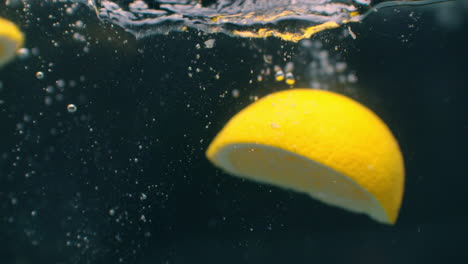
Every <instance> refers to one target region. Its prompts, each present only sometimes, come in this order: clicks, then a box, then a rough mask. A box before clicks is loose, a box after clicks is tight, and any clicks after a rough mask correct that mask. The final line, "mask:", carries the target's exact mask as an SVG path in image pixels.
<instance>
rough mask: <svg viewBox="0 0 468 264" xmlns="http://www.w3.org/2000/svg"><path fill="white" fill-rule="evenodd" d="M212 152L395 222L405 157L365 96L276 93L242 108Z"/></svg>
mask: <svg viewBox="0 0 468 264" xmlns="http://www.w3.org/2000/svg"><path fill="white" fill-rule="evenodd" d="M206 155H207V157H208V159H209V160H210V161H212V162H213V163H214V164H215V165H216V166H218V167H220V168H222V169H224V170H225V171H227V172H228V173H230V174H233V175H237V176H241V177H245V178H248V179H252V180H256V181H260V182H264V183H269V184H273V185H276V186H280V187H283V188H288V189H292V190H295V191H298V192H303V193H307V194H309V195H311V196H312V197H313V198H316V199H318V200H320V201H322V202H325V203H327V204H330V205H334V206H338V207H340V208H343V209H347V210H349V211H353V212H358V213H365V214H367V215H369V216H370V217H371V218H373V219H375V220H377V221H379V222H382V223H387V224H393V223H395V221H396V219H397V216H398V211H399V209H400V206H401V200H402V195H403V184H404V168H403V158H402V155H401V152H400V149H399V147H398V144H397V142H396V140H395V138H394V137H393V135H392V134H391V132H390V130H389V129H388V128H387V126H386V125H385V124H384V123H383V122H382V121H381V120H380V119H379V118H378V117H377V116H376V115H375V114H374V113H372V112H371V111H370V110H369V109H367V108H366V107H364V106H362V105H360V104H359V103H357V102H355V101H353V100H351V99H349V98H347V97H344V96H341V95H338V94H335V93H332V92H326V91H320V90H312V89H294V90H287V91H283V92H278V93H274V94H272V95H269V96H267V97H265V98H263V99H261V100H259V101H257V102H255V103H253V104H252V105H250V106H248V107H247V108H245V109H244V110H242V111H241V112H240V113H238V114H237V115H235V116H234V117H233V118H232V119H231V120H230V121H229V122H228V124H227V125H226V126H225V127H224V128H223V129H222V130H221V132H220V133H219V134H218V135H217V136H216V137H215V139H214V140H213V142H212V143H211V144H210V146H209V148H208V150H207V152H206Z"/></svg>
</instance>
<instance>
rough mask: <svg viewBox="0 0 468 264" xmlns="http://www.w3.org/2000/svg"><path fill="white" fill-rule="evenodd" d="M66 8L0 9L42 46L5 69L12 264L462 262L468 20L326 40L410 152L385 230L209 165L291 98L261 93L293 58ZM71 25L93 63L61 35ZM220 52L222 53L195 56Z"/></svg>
mask: <svg viewBox="0 0 468 264" xmlns="http://www.w3.org/2000/svg"><path fill="white" fill-rule="evenodd" d="M454 4H455V3H450V4H445V5H447V6H448V5H454ZM61 7H62V5H60V4H54V5H49V4H43V5H42V6H40V5H37V6H36V5H33V6H32V7H31V9H30V10H28V11H27V12H24V11H23V10H20V9H7V8H6V7H5V6H4V4H3V3H2V4H0V16H3V17H7V18H9V19H11V20H13V21H15V22H17V23H18V24H19V25H20V26H21V28H22V29H23V30H24V31H25V35H26V38H27V41H26V47H28V48H34V47H36V48H38V50H39V55H37V56H31V58H29V59H25V60H16V61H15V62H13V63H11V64H10V65H8V66H7V67H5V68H3V69H2V70H1V71H0V80H1V81H2V84H3V88H2V90H1V91H0V99H1V100H3V102H4V103H2V104H0V121H1V125H0V127H1V132H0V133H1V136H0V154H2V156H1V159H0V173H1V174H0V200H1V201H0V263H8V264H9V263H119V262H121V263H344V262H346V263H442V262H444V263H445V262H452V261H453V262H455V261H456V262H457V263H465V262H467V261H468V256H467V254H468V253H466V249H467V248H468V239H467V235H468V226H467V223H468V206H467V202H468V198H467V191H466V189H467V188H468V180H467V178H468V168H467V166H468V165H466V164H467V163H466V158H467V155H466V152H467V149H468V140H467V134H468V118H467V116H466V114H467V108H468V107H467V106H466V100H467V99H468V91H467V89H468V84H467V78H468V76H467V70H468V49H467V48H466V47H468V39H467V37H466V36H468V20H467V19H466V14H467V13H466V11H465V13H463V11H460V12H461V13H459V14H462V15H464V16H465V17H462V22H461V24H460V25H459V26H458V27H446V26H444V24H442V23H440V21H439V20H438V19H437V16H436V14H437V12H436V11H434V10H435V9H437V8H442V7H441V6H431V7H424V8H423V7H419V8H416V7H415V8H399V9H398V10H397V11H394V10H393V9H392V10H388V11H385V12H380V13H378V14H374V15H372V16H370V17H369V18H368V19H367V20H365V21H364V22H363V23H359V24H353V25H352V30H353V32H355V34H356V35H357V39H356V40H353V39H352V38H346V39H344V40H338V39H337V38H336V35H338V34H340V33H341V32H342V30H343V29H337V30H332V31H329V32H323V33H321V34H319V35H318V36H316V38H318V39H320V40H323V41H324V43H326V44H325V45H326V46H327V47H328V48H330V49H331V50H332V49H333V48H334V47H335V46H337V47H338V49H339V50H340V51H341V52H342V56H343V57H344V58H346V61H347V62H348V65H349V67H350V68H352V69H354V70H355V71H356V74H357V76H358V77H359V82H358V86H359V92H358V93H357V94H354V95H352V96H353V97H354V98H355V99H357V100H358V101H360V102H362V103H363V104H365V105H367V106H368V107H370V108H371V109H373V110H374V111H375V112H376V113H377V114H378V115H379V116H381V117H382V119H384V120H385V121H386V122H387V124H388V126H389V127H390V128H391V129H392V131H393V132H394V134H395V136H396V137H397V138H398V140H399V143H400V146H401V148H402V151H403V154H404V157H405V165H406V186H405V187H406V188H405V196H404V202H403V207H402V210H401V212H400V218H399V220H398V222H397V224H396V225H395V226H393V227H388V226H384V225H380V224H377V223H374V222H372V220H370V219H368V218H367V217H366V216H361V215H355V214H350V213H348V212H344V211H342V210H339V209H336V208H330V207H327V206H325V205H322V204H320V203H318V202H315V201H313V200H311V199H309V198H308V197H306V196H305V195H301V194H296V193H292V192H288V191H284V190H280V189H277V188H273V187H270V186H260V185H258V184H256V183H252V182H248V181H243V180H240V179H237V178H232V177H230V176H227V175H225V174H224V173H222V172H221V171H219V170H217V169H216V168H214V167H213V166H212V165H211V164H209V163H208V161H207V160H206V159H205V157H204V150H205V149H206V147H207V146H208V144H209V142H210V140H211V139H212V138H213V137H214V136H215V135H216V133H217V131H219V130H220V129H221V128H222V126H223V124H225V122H226V121H227V120H229V118H230V117H231V116H232V115H234V114H235V113H236V112H237V111H239V110H240V109H242V108H243V107H245V106H246V105H248V104H249V103H250V102H251V100H250V99H249V97H250V96H251V95H258V96H263V95H265V94H268V93H270V92H272V91H276V90H281V89H285V88H287V87H286V86H283V85H281V84H278V83H276V82H274V81H273V80H271V79H269V80H266V81H264V82H262V83H258V82H253V83H252V84H249V80H251V79H252V80H255V79H256V75H257V73H258V72H259V70H260V69H261V68H262V67H263V61H262V54H263V53H264V52H265V53H270V54H274V58H275V60H276V61H275V62H277V63H281V62H282V60H283V55H284V54H285V53H286V54H294V53H295V51H296V50H298V47H297V45H296V44H293V43H283V42H281V41H279V40H276V39H268V40H247V39H237V38H230V37H227V36H223V35H212V36H207V35H203V34H198V33H197V32H186V33H174V34H171V35H169V36H155V37H151V38H146V39H143V40H135V39H134V38H133V37H132V36H131V35H129V34H127V33H125V32H124V31H122V30H120V29H118V28H115V27H112V26H111V25H108V24H102V23H99V22H98V21H97V19H96V18H95V16H94V14H93V13H92V12H91V11H90V10H88V9H86V8H84V7H82V8H79V9H77V11H76V12H75V13H74V14H73V15H65V14H64V12H63V11H64V9H63V8H61ZM455 11H457V9H453V10H452V12H455ZM411 14H412V15H411ZM453 14H454V15H455V13H453ZM49 15H52V17H49ZM410 15H411V16H410ZM77 19H80V20H82V21H83V22H84V23H85V24H86V28H85V29H83V30H81V31H80V32H82V33H83V34H84V35H85V36H86V37H88V38H89V39H88V40H89V41H90V42H91V44H90V45H88V47H89V52H87V53H86V52H83V48H84V47H85V46H86V44H84V43H82V42H79V41H75V40H73V38H72V34H73V33H67V32H66V30H70V29H72V28H73V27H70V26H69V24H72V23H74V22H75V21H76V20H77ZM54 22H59V23H60V24H59V25H53V23H54ZM412 24H414V25H415V27H409V26H408V25H412ZM210 38H215V39H216V46H215V47H214V48H213V49H203V48H202V49H197V48H196V44H200V45H203V41H205V40H207V39H210ZM54 42H57V43H59V45H58V47H55V46H54ZM196 54H200V59H197V58H196ZM49 63H53V66H52V67H50V66H49ZM189 67H192V70H191V71H190V70H188V68H189ZM210 67H212V68H213V70H211V69H210ZM49 68H51V69H52V71H51V72H48V69H49ZM196 68H200V69H201V70H202V71H201V72H200V73H197V72H196V70H195V69H196ZM37 71H43V72H45V78H44V79H43V80H38V79H37V78H36V77H35V73H36V72H37ZM189 72H191V73H193V76H192V77H189V76H188V73H189ZM217 73H219V75H220V78H219V79H216V78H215V75H216V74H217ZM296 75H298V76H299V78H300V74H296ZM81 76H83V77H84V78H81V79H80V77H81ZM59 79H63V80H66V81H67V82H68V81H69V80H75V81H76V82H77V85H76V86H74V87H72V86H70V85H67V86H66V87H65V88H64V90H63V91H60V92H57V91H56V92H55V93H53V94H52V97H54V96H55V95H56V94H58V93H60V94H61V96H63V100H56V99H55V97H54V102H53V103H52V104H51V105H46V104H45V103H44V98H45V97H46V96H48V94H47V92H46V91H44V89H43V88H45V87H46V86H47V85H54V84H55V83H56V80H59ZM298 85H299V86H300V85H307V84H306V83H304V82H301V80H299V81H298ZM232 89H239V91H240V96H239V98H237V99H235V98H233V97H232V96H231V90H232ZM69 103H74V104H76V105H77V107H78V110H77V112H76V113H73V114H72V113H68V112H67V109H66V106H67V104H69ZM25 115H26V121H25ZM28 120H29V121H28ZM19 123H20V127H22V129H17V127H18V124H19ZM20 130H21V131H23V132H20ZM140 146H141V147H140ZM135 158H136V159H137V160H138V161H136V162H135ZM26 173H29V174H28V175H32V176H30V177H25V175H26ZM142 193H144V194H145V195H146V197H147V198H146V199H143V198H142V195H141V194H142ZM13 201H14V202H13ZM111 209H113V210H114V214H110V210H111ZM33 211H34V213H32V212H33ZM142 215H144V216H145V217H144V218H145V219H146V221H144V220H142V219H141V216H142ZM85 237H86V238H85Z"/></svg>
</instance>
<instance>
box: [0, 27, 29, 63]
mask: <svg viewBox="0 0 468 264" xmlns="http://www.w3.org/2000/svg"><path fill="white" fill-rule="evenodd" d="M23 41H24V37H23V34H22V33H21V31H20V30H19V29H18V27H17V26H16V25H15V24H13V23H12V22H10V21H8V20H6V19H3V18H0V66H2V65H4V64H6V63H7V62H9V61H10V60H12V59H13V58H14V57H15V54H16V51H17V50H18V49H19V48H21V47H22V46H23Z"/></svg>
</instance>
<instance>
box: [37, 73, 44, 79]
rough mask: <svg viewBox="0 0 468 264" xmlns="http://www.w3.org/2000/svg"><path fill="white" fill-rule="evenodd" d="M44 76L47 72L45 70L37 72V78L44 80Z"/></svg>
mask: <svg viewBox="0 0 468 264" xmlns="http://www.w3.org/2000/svg"><path fill="white" fill-rule="evenodd" d="M44 77H45V74H44V73H43V72H41V71H38V72H36V78H37V79H39V80H42V79H44Z"/></svg>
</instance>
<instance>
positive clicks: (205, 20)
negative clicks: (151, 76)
mask: <svg viewBox="0 0 468 264" xmlns="http://www.w3.org/2000/svg"><path fill="white" fill-rule="evenodd" d="M441 1H443V0H414V1H407V0H406V1H400V0H397V1H371V0H145V1H143V0H135V1H128V0H88V1H84V0H81V1H80V2H86V3H87V4H88V5H89V6H91V7H93V8H94V9H95V10H96V13H97V14H98V16H99V17H100V18H101V19H102V20H105V21H110V22H111V23H113V24H116V25H119V26H121V27H122V28H124V29H125V30H127V31H128V32H130V33H132V34H134V35H135V36H136V37H145V36H150V35H155V34H167V33H170V32H173V31H185V30H188V29H197V30H201V31H203V32H207V33H224V34H228V35H231V36H241V37H253V38H255V37H257V38H258V37H269V36H275V37H280V38H282V39H284V40H289V41H294V42H295V41H298V40H300V39H303V38H308V37H310V36H311V35H313V34H315V33H317V32H320V31H322V30H325V29H331V28H336V27H339V26H340V25H341V24H343V23H348V22H357V21H361V20H362V19H363V18H364V17H365V16H366V15H367V14H368V13H369V12H372V10H375V9H376V8H381V7H387V6H396V5H414V4H428V3H433V2H441ZM377 2H378V3H377Z"/></svg>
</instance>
